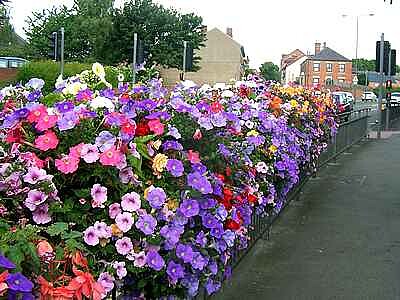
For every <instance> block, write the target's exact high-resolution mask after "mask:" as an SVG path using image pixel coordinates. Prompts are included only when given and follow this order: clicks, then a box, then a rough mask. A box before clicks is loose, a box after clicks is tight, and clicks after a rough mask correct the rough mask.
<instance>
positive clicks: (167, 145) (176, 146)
mask: <svg viewBox="0 0 400 300" xmlns="http://www.w3.org/2000/svg"><path fill="white" fill-rule="evenodd" d="M162 148H163V151H164V152H165V151H168V150H176V151H181V150H183V146H182V145H181V144H180V143H179V142H177V141H172V140H169V141H165V142H164V143H163V144H162Z"/></svg>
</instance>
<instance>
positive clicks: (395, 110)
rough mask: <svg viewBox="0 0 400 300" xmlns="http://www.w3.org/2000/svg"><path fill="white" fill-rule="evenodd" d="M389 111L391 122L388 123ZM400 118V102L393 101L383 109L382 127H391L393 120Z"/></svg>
mask: <svg viewBox="0 0 400 300" xmlns="http://www.w3.org/2000/svg"><path fill="white" fill-rule="evenodd" d="M388 112H389V124H387V121H388V120H387V116H386V114H387V113H388ZM399 118H400V103H399V104H397V103H392V104H391V105H390V106H389V107H385V108H384V109H383V110H382V126H381V129H382V130H384V129H386V128H390V125H391V123H392V122H394V121H396V120H397V119H399Z"/></svg>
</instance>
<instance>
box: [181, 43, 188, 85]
mask: <svg viewBox="0 0 400 300" xmlns="http://www.w3.org/2000/svg"><path fill="white" fill-rule="evenodd" d="M186 51H187V41H183V68H182V70H183V76H182V79H183V80H185V72H186Z"/></svg>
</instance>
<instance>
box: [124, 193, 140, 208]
mask: <svg viewBox="0 0 400 300" xmlns="http://www.w3.org/2000/svg"><path fill="white" fill-rule="evenodd" d="M121 199H122V201H121V206H122V209H123V210H125V211H130V212H133V211H137V210H138V209H139V208H140V205H141V201H140V195H139V194H138V193H135V192H132V193H129V194H126V195H124V196H122V198H121Z"/></svg>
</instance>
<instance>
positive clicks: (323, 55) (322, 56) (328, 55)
mask: <svg viewBox="0 0 400 300" xmlns="http://www.w3.org/2000/svg"><path fill="white" fill-rule="evenodd" d="M309 58H310V59H313V60H321V61H351V60H350V59H348V58H346V57H344V56H343V55H341V54H339V53H337V52H336V51H335V50H332V49H331V48H329V47H325V48H324V49H323V50H321V51H320V52H319V53H318V54H316V55H309Z"/></svg>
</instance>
